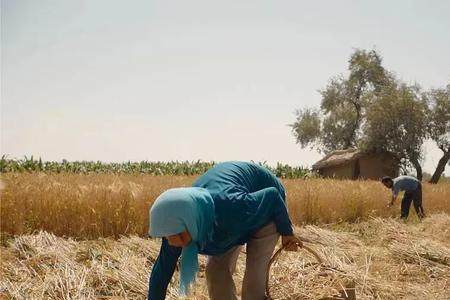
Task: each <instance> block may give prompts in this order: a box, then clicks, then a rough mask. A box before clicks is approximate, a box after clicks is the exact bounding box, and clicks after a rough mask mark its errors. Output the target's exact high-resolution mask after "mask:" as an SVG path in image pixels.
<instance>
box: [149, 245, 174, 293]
mask: <svg viewBox="0 0 450 300" xmlns="http://www.w3.org/2000/svg"><path fill="white" fill-rule="evenodd" d="M181 250H182V248H179V247H172V246H170V245H169V243H168V242H167V239H166V238H163V241H162V244H161V250H160V251H159V256H158V258H157V259H156V261H155V264H154V265H153V269H152V274H151V275H150V281H149V290H148V300H164V299H165V298H166V292H167V286H168V285H169V282H170V279H172V275H173V273H174V272H175V267H176V266H177V261H178V258H179V257H180V255H181Z"/></svg>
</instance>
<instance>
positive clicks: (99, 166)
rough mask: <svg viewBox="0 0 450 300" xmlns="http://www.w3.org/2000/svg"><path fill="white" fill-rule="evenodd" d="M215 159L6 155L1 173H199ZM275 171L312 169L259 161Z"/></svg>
mask: <svg viewBox="0 0 450 300" xmlns="http://www.w3.org/2000/svg"><path fill="white" fill-rule="evenodd" d="M215 164H216V163H215V162H203V161H200V160H198V161H192V162H189V161H181V162H180V161H171V162H150V161H146V160H144V161H140V162H131V161H127V162H122V163H115V162H112V163H104V162H101V161H67V160H65V159H63V160H62V161H61V162H55V161H42V159H41V158H39V159H35V158H34V157H33V156H31V157H27V156H25V157H24V158H23V159H9V158H7V156H6V155H3V156H2V157H1V160H0V173H12V172H29V173H32V172H45V173H81V174H90V173H121V174H150V175H180V176H184V175H199V174H203V173H204V172H206V171H207V170H208V169H209V168H211V167H212V166H214V165H215ZM258 164H259V165H261V166H264V167H266V168H267V169H269V170H270V171H272V172H273V173H274V174H275V175H276V176H277V177H281V178H305V177H309V176H310V175H311V172H310V171H309V170H308V169H307V168H304V167H291V166H289V165H285V164H281V163H277V165H276V167H271V166H269V165H268V164H267V163H266V162H262V163H261V162H260V163H258Z"/></svg>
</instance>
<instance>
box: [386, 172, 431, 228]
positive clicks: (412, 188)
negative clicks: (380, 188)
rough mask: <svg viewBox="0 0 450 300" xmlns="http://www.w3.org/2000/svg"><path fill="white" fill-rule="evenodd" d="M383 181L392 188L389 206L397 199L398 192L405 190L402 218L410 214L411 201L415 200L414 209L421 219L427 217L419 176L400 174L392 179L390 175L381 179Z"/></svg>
mask: <svg viewBox="0 0 450 300" xmlns="http://www.w3.org/2000/svg"><path fill="white" fill-rule="evenodd" d="M381 182H382V183H383V184H384V185H385V186H386V187H387V188H390V189H392V198H391V201H390V202H389V203H388V207H391V206H392V205H393V204H394V201H395V199H397V196H398V193H400V192H402V191H404V192H405V194H404V195H403V199H402V207H401V218H402V219H407V218H408V215H409V208H410V207H411V202H413V205H414V209H415V210H416V213H417V216H418V217H419V219H422V218H423V217H425V212H424V210H423V207H422V183H421V182H420V181H419V180H417V178H415V177H412V176H399V177H397V178H394V179H392V178H391V177H389V176H385V177H383V178H382V179H381Z"/></svg>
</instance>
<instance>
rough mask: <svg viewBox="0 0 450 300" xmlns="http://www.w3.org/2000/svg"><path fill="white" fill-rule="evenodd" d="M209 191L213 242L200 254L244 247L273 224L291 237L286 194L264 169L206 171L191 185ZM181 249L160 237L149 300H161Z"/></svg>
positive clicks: (227, 166) (228, 166)
mask: <svg viewBox="0 0 450 300" xmlns="http://www.w3.org/2000/svg"><path fill="white" fill-rule="evenodd" d="M193 186H194V187H202V188H205V189H207V190H208V191H209V193H210V194H211V197H212V198H213V201H214V206H215V224H214V233H213V237H212V240H211V241H210V242H209V243H208V244H207V245H206V246H205V247H204V248H203V249H199V253H200V254H206V255H220V254H223V253H225V252H226V251H228V250H229V249H231V248H232V247H235V246H237V245H239V244H245V243H246V242H247V241H248V240H249V239H250V237H251V236H252V235H253V234H254V233H255V232H256V231H257V230H258V229H260V228H261V227H263V226H264V225H266V224H268V223H270V222H274V223H275V225H276V227H277V231H278V232H279V233H280V234H281V235H292V234H293V230H292V224H291V221H290V219H289V215H288V211H287V207H286V203H285V201H286V194H285V190H284V187H283V185H282V184H281V182H280V180H279V179H278V178H276V177H275V176H274V175H273V174H272V173H271V172H269V171H268V170H267V169H265V168H264V167H261V166H259V165H256V164H253V163H247V162H225V163H221V164H218V165H216V166H214V167H213V168H211V169H209V170H208V171H207V172H206V173H205V174H203V175H202V176H200V177H199V178H198V179H197V180H196V181H195V182H194V183H193ZM181 249H182V248H178V247H172V246H170V245H169V243H168V242H167V240H166V239H165V238H163V242H162V244H161V250H160V253H159V256H158V258H157V260H156V262H155V264H154V265H153V269H152V273H151V276H150V282H149V285H150V288H149V293H148V299H150V300H162V299H164V298H165V296H166V290H167V286H168V284H169V282H170V280H171V278H172V275H173V273H174V271H175V267H176V264H177V261H178V258H179V256H180V254H181Z"/></svg>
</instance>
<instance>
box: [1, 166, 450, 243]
mask: <svg viewBox="0 0 450 300" xmlns="http://www.w3.org/2000/svg"><path fill="white" fill-rule="evenodd" d="M195 178H196V176H151V175H113V174H91V175H83V174H68V173H61V174H45V173H31V174H27V173H9V174H4V175H2V180H3V182H4V189H3V191H2V193H1V199H0V205H1V212H0V217H1V221H0V225H1V232H2V236H4V235H5V234H6V235H8V234H10V235H18V234H28V233H32V232H34V231H35V230H45V231H48V232H52V233H54V234H56V235H57V236H66V237H74V238H82V239H93V238H98V237H116V238H117V237H119V236H120V235H138V236H142V237H145V236H146V233H147V230H148V210H149V207H150V206H151V204H152V202H153V201H154V200H155V199H156V197H157V196H158V195H159V194H160V193H162V192H163V191H164V190H166V189H168V188H172V187H181V186H190V185H191V184H192V182H193V181H194V180H195ZM283 183H284V185H285V187H286V193H287V199H288V207H289V212H290V215H291V218H292V221H293V222H294V224H296V225H303V224H330V223H339V222H355V221H358V220H365V219H368V218H370V217H393V216H398V215H399V214H400V212H399V210H400V209H399V206H400V197H399V199H398V200H397V202H396V204H395V206H394V207H392V208H390V209H387V208H386V203H387V201H388V200H389V197H390V193H389V190H388V189H386V188H385V187H384V186H383V185H382V184H381V183H379V182H376V181H350V180H330V179H286V180H283ZM423 194H424V196H423V199H424V200H423V206H424V209H425V212H426V213H440V212H446V213H448V214H450V183H448V182H445V183H441V184H437V185H430V184H424V187H423ZM410 218H411V219H412V220H414V219H415V213H414V211H413V209H411V217H410Z"/></svg>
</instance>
